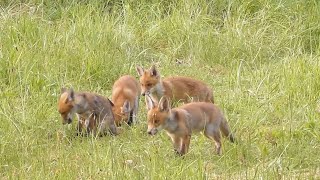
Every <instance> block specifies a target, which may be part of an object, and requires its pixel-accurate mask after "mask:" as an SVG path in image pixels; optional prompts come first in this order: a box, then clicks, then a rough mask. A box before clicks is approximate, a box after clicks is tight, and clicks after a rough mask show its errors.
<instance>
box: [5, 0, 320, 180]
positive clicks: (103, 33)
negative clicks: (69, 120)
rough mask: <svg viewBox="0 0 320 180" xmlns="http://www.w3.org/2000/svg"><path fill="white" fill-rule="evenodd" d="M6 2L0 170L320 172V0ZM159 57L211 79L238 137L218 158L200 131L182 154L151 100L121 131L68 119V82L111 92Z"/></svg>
mask: <svg viewBox="0 0 320 180" xmlns="http://www.w3.org/2000/svg"><path fill="white" fill-rule="evenodd" d="M0 4H1V7H2V9H1V16H0V32H1V33H0V48H1V49H0V68H1V69H0V92H1V93H0V100H1V104H0V120H1V124H0V177H8V178H10V177H20V178H22V179H25V178H30V179H31V178H43V177H44V178H46V179H49V178H53V177H55V178H59V179H65V178H68V179H69V178H72V179H74V178H80V177H84V178H95V177H99V178H108V179H110V178H112V179H116V178H117V179H119V178H136V179H141V178H146V179H158V178H165V177H166V178H169V179H180V178H190V177H194V178H199V179H200V178H214V177H221V178H230V177H233V178H235V179H238V178H239V177H240V178H254V177H264V178H267V179H269V178H279V177H288V176H290V177H292V178H294V177H295V178H305V177H317V178H319V164H320V158H319V157H320V156H319V155H320V153H319V152H320V146H319V140H320V134H319V130H320V125H319V122H318V118H319V114H318V113H317V112H316V109H317V106H318V104H319V103H320V102H319V100H318V99H319V98H318V97H319V92H320V84H319V83H320V66H319V65H320V62H319V53H320V51H319V50H320V49H319V46H320V42H319V40H320V37H319V36H320V22H319V21H320V18H319V17H320V5H319V3H317V2H316V1H312V0H308V1H296V2H295V3H291V1H281V2H278V1H268V0H260V1H241V2H239V1H220V0H218V1H213V2H211V1H205V0H198V1H196V2H195V3H191V2H189V1H171V2H170V3H169V2H167V1H152V2H151V1H146V0H145V1H140V2H138V1H127V2H126V3H123V4H122V3H120V2H117V1H110V2H108V3H106V2H104V3H101V2H98V1H90V3H85V1H79V2H77V1H62V0H60V1H52V2H51V1H49V2H45V3H41V2H39V1H36V0H34V1H30V2H25V3H23V4H19V3H16V2H11V3H9V1H8V2H7V1H3V2H2V3H0ZM154 63H155V64H157V66H158V67H159V70H160V72H161V73H162V75H163V76H164V77H165V76H169V75H187V76H193V77H195V78H198V79H202V80H203V81H205V82H207V83H208V84H210V86H211V87H213V88H214V91H215V98H216V102H217V104H219V106H220V107H221V108H222V109H223V110H224V112H225V114H226V116H227V117H228V119H229V122H230V125H231V127H232V129H233V130H234V131H235V134H236V136H237V138H238V143H237V144H231V143H229V142H228V141H226V140H225V141H224V148H223V149H224V152H223V156H221V157H218V156H216V155H215V153H214V148H213V144H212V143H211V142H210V141H208V140H207V139H206V138H205V137H203V136H202V135H195V136H193V137H192V141H191V148H190V153H189V154H188V155H186V157H185V158H180V157H176V156H175V155H174V153H173V151H172V147H171V146H172V145H171V142H170V141H169V139H168V137H167V135H166V134H165V133H164V132H163V133H161V134H160V135H158V136H156V137H148V136H147V135H146V132H145V131H146V122H145V117H146V115H145V114H146V112H145V108H144V103H143V101H141V105H142V106H141V109H140V117H139V119H140V122H141V123H140V124H138V125H137V126H135V127H133V128H131V129H130V128H128V127H126V128H125V131H124V133H123V134H122V135H120V136H118V137H103V138H98V139H93V138H79V137H74V130H75V129H74V127H75V123H74V124H73V126H70V127H63V126H62V125H61V120H60V117H59V114H58V113H57V108H56V106H57V105H56V102H57V98H58V95H59V91H60V88H61V87H62V86H68V87H69V86H72V87H74V89H76V90H89V91H94V92H98V93H101V94H103V95H106V96H110V94H111V92H110V89H111V86H112V83H113V82H114V80H115V79H117V78H118V77H119V76H120V75H123V74H131V75H134V76H137V75H136V72H135V66H136V65H143V66H145V67H149V66H150V65H151V64H154ZM63 134H65V135H66V136H63ZM127 160H132V163H130V162H129V163H128V161H127Z"/></svg>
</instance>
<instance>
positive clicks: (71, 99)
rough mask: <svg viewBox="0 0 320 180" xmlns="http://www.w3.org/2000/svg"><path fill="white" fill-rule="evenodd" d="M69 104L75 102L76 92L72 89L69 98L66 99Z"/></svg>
mask: <svg viewBox="0 0 320 180" xmlns="http://www.w3.org/2000/svg"><path fill="white" fill-rule="evenodd" d="M66 100H67V101H68V102H70V101H73V100H74V91H73V89H72V88H70V89H69V94H68V98H67V99H66Z"/></svg>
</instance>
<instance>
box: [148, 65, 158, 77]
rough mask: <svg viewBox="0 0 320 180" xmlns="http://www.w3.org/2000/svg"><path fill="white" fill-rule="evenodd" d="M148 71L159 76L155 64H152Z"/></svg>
mask: <svg viewBox="0 0 320 180" xmlns="http://www.w3.org/2000/svg"><path fill="white" fill-rule="evenodd" d="M150 73H151V75H152V76H156V77H158V76H159V72H158V70H157V69H156V66H155V65H152V66H151V68H150Z"/></svg>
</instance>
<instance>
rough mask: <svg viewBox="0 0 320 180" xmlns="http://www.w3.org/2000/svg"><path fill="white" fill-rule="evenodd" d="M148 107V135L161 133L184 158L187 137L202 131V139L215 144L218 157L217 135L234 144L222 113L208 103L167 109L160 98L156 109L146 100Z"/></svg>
mask: <svg viewBox="0 0 320 180" xmlns="http://www.w3.org/2000/svg"><path fill="white" fill-rule="evenodd" d="M146 100H147V106H148V115H147V118H148V130H147V132H148V134H150V135H155V134H157V132H159V131H160V130H161V129H164V130H166V131H167V134H168V135H169V136H170V137H171V139H172V142H173V146H174V150H175V151H176V152H177V153H178V154H180V155H184V154H186V153H187V152H188V149H189V144H190V138H191V133H192V132H193V131H194V132H197V131H198V132H199V131H203V132H204V135H205V136H206V137H208V138H209V139H212V140H214V141H215V144H216V149H217V153H218V154H219V155H220V154H221V135H220V130H221V131H222V134H223V135H224V136H226V137H228V138H229V140H230V141H231V142H234V137H233V135H232V133H231V131H230V128H229V125H228V122H227V121H226V120H225V118H224V116H223V114H222V112H221V111H220V110H219V109H218V107H217V106H216V105H214V104H212V103H207V102H193V103H188V104H185V105H183V106H180V107H178V108H174V109H171V108H170V103H169V101H168V99H167V98H166V97H165V96H164V97H162V98H161V99H160V102H159V105H158V106H156V105H155V104H154V102H153V101H152V99H150V98H148V97H147V98H146Z"/></svg>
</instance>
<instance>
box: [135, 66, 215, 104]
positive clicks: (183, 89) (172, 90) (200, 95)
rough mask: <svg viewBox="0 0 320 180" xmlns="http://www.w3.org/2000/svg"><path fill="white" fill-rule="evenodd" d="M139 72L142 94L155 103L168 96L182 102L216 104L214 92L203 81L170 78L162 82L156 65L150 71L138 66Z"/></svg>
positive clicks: (176, 77) (177, 77)
mask: <svg viewBox="0 0 320 180" xmlns="http://www.w3.org/2000/svg"><path fill="white" fill-rule="evenodd" d="M137 72H138V74H139V76H140V84H141V90H142V93H141V94H142V95H143V96H145V95H147V96H150V97H151V98H152V100H153V101H154V102H159V99H160V98H161V97H162V96H167V97H168V98H170V99H171V100H176V101H182V102H190V99H191V100H193V101H201V102H211V103H214V100H213V94H212V90H211V89H210V88H209V87H208V86H207V85H206V84H205V83H204V82H202V81H199V80H196V79H192V78H189V77H182V76H175V77H169V78H165V79H164V80H163V81H162V80H161V78H160V73H159V71H158V70H157V69H156V68H155V66H154V65H153V66H152V67H151V68H150V69H149V70H144V69H143V68H142V67H139V66H137Z"/></svg>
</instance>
